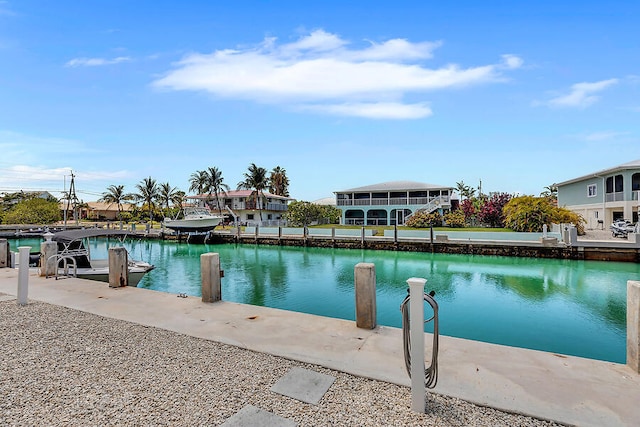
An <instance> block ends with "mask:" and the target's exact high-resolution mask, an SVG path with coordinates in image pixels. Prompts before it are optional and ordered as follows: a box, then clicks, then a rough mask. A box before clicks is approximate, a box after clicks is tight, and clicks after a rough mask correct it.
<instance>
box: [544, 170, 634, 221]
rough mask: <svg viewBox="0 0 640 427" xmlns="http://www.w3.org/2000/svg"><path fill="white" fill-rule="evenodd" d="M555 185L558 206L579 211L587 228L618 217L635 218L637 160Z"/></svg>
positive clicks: (631, 219) (632, 219)
mask: <svg viewBox="0 0 640 427" xmlns="http://www.w3.org/2000/svg"><path fill="white" fill-rule="evenodd" d="M555 185H556V186H557V188H558V206H562V207H566V208H567V209H570V210H572V211H574V212H576V213H578V214H580V215H582V217H583V218H584V219H585V220H586V221H587V225H586V228H591V229H596V228H606V227H609V225H611V223H612V222H613V221H615V220H617V219H627V220H630V221H633V222H638V205H639V203H640V201H639V199H640V160H635V161H633V162H629V163H625V164H622V165H619V166H615V167H613V168H610V169H605V170H602V171H598V172H594V173H590V174H588V175H584V176H581V177H578V178H574V179H570V180H568V181H564V182H560V183H557V184H555Z"/></svg>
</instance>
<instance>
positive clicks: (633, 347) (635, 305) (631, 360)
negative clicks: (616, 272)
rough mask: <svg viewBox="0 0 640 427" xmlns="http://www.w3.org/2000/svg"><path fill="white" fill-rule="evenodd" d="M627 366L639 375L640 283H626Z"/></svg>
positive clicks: (632, 281) (633, 281)
mask: <svg viewBox="0 0 640 427" xmlns="http://www.w3.org/2000/svg"><path fill="white" fill-rule="evenodd" d="M627 366H628V367H630V368H631V369H633V372H636V373H638V374H640V281H636V280H628V281H627Z"/></svg>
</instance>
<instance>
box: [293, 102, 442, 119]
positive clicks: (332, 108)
mask: <svg viewBox="0 0 640 427" xmlns="http://www.w3.org/2000/svg"><path fill="white" fill-rule="evenodd" d="M300 109H303V110H310V111H318V112H321V113H327V114H333V115H339V116H352V117H363V118H369V119H421V118H424V117H428V116H430V115H431V114H432V111H431V109H430V108H429V107H428V106H427V105H425V104H401V103H398V102H371V103H353V104H336V105H330V104H326V105H304V106H302V107H300Z"/></svg>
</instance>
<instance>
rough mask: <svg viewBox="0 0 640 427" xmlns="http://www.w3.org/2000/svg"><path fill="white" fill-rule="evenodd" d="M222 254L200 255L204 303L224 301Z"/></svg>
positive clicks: (209, 253)
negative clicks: (221, 279)
mask: <svg viewBox="0 0 640 427" xmlns="http://www.w3.org/2000/svg"><path fill="white" fill-rule="evenodd" d="M221 277H222V270H220V254H218V253H213V252H208V253H206V254H202V255H200V279H201V286H202V302H216V301H220V300H222V284H221V283H220V278H221Z"/></svg>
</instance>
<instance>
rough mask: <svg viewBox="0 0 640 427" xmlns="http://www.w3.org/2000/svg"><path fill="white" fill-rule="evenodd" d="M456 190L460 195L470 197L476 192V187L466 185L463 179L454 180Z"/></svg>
mask: <svg viewBox="0 0 640 427" xmlns="http://www.w3.org/2000/svg"><path fill="white" fill-rule="evenodd" d="M456 190H458V192H459V193H460V196H461V197H464V198H465V199H472V198H473V196H475V194H476V189H475V188H472V187H471V186H469V185H466V184H465V183H464V181H460V182H456Z"/></svg>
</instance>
